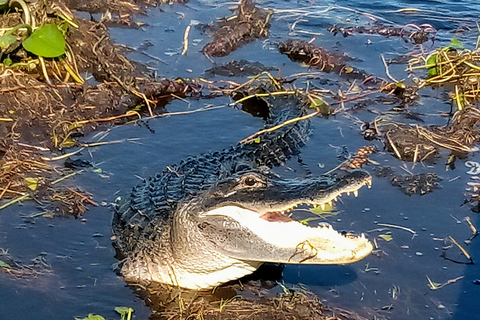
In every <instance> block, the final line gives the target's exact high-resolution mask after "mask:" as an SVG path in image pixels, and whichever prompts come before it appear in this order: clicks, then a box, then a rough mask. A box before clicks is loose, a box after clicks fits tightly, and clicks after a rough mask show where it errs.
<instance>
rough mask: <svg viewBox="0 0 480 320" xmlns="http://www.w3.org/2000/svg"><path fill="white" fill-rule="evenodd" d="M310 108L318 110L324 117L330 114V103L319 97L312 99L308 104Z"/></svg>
mask: <svg viewBox="0 0 480 320" xmlns="http://www.w3.org/2000/svg"><path fill="white" fill-rule="evenodd" d="M310 109H317V110H319V111H320V113H321V114H322V116H324V117H327V116H328V115H330V105H329V104H328V103H326V102H325V101H324V100H323V99H320V98H316V99H314V100H313V101H312V103H311V104H310Z"/></svg>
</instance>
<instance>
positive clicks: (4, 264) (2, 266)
mask: <svg viewBox="0 0 480 320" xmlns="http://www.w3.org/2000/svg"><path fill="white" fill-rule="evenodd" d="M0 268H6V269H10V268H11V266H10V265H9V264H8V263H6V262H5V261H2V260H0Z"/></svg>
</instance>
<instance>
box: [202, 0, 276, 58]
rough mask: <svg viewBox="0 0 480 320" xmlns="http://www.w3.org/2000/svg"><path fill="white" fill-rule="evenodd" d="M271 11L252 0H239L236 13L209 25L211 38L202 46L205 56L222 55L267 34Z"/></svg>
mask: <svg viewBox="0 0 480 320" xmlns="http://www.w3.org/2000/svg"><path fill="white" fill-rule="evenodd" d="M271 16H272V12H271V11H268V10H264V9H261V8H258V7H257V6H256V5H255V4H254V3H253V1H252V0H241V1H240V3H239V5H238V8H237V10H236V14H235V15H234V16H232V17H229V18H224V19H222V20H220V21H218V22H217V23H216V24H215V25H214V26H212V27H211V29H212V31H213V40H212V41H211V42H209V43H207V44H206V45H205V47H203V50H202V51H203V53H204V54H205V55H206V56H207V57H224V56H227V55H229V54H230V53H231V52H233V51H235V50H237V49H238V48H239V47H241V46H242V45H244V44H246V43H248V42H251V41H254V40H256V39H258V38H264V37H266V36H267V35H268V29H269V28H270V18H271Z"/></svg>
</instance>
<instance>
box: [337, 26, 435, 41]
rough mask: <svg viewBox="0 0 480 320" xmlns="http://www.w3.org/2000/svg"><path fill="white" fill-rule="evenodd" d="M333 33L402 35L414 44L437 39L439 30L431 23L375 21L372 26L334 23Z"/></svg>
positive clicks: (345, 34) (345, 35)
mask: <svg viewBox="0 0 480 320" xmlns="http://www.w3.org/2000/svg"><path fill="white" fill-rule="evenodd" d="M328 31H329V32H331V33H333V35H337V34H338V33H341V34H342V35H343V36H344V37H348V36H351V35H352V34H354V33H358V34H378V35H381V36H384V37H401V38H402V39H404V40H405V42H411V43H413V44H422V43H425V42H427V41H428V40H431V41H432V43H433V42H434V41H435V35H436V34H437V30H436V29H435V28H434V27H433V26H432V25H430V24H421V25H416V24H413V23H409V24H407V25H405V26H404V27H394V26H385V25H383V24H382V23H381V22H379V21H374V23H373V26H371V27H365V26H360V27H342V26H338V25H333V26H332V27H330V28H329V29H328Z"/></svg>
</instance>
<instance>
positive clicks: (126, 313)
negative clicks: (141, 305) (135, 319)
mask: <svg viewBox="0 0 480 320" xmlns="http://www.w3.org/2000/svg"><path fill="white" fill-rule="evenodd" d="M115 311H117V313H119V314H120V315H121V316H122V320H129V319H131V317H132V313H133V309H132V308H128V307H116V308H115Z"/></svg>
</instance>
